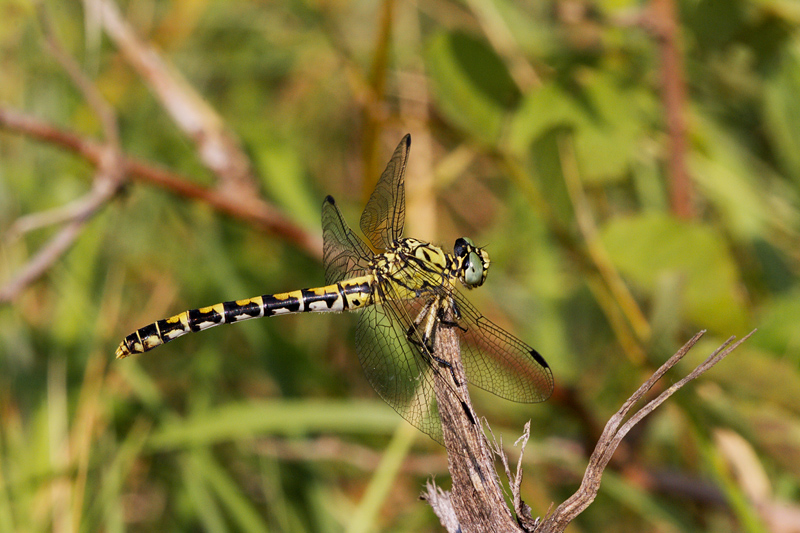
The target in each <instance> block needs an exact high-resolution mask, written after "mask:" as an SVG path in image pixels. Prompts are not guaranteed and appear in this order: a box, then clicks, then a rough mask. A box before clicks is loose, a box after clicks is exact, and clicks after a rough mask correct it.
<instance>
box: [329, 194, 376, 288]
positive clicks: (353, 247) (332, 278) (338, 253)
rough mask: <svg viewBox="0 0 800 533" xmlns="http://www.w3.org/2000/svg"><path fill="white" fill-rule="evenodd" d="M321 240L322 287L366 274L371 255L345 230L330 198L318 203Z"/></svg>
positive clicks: (356, 237) (338, 212)
mask: <svg viewBox="0 0 800 533" xmlns="http://www.w3.org/2000/svg"><path fill="white" fill-rule="evenodd" d="M322 239H323V246H322V262H323V265H324V266H325V282H326V283H328V284H332V283H337V282H339V281H342V280H343V279H345V278H350V277H354V276H360V275H362V274H364V273H366V269H367V264H368V263H369V261H370V258H371V257H372V252H371V251H370V249H369V247H368V246H367V245H366V243H364V241H362V240H361V239H360V238H359V237H358V235H356V234H355V233H353V230H351V229H350V228H349V227H348V226H347V223H346V222H345V221H344V218H343V217H342V213H341V212H340V211H339V208H338V207H336V203H335V201H334V200H333V197H331V196H328V197H327V198H325V201H324V202H322Z"/></svg>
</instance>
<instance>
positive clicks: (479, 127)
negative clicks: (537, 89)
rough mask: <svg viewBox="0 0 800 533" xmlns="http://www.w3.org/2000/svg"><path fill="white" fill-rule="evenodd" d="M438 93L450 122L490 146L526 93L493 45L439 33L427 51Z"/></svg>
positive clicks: (462, 34) (436, 93)
mask: <svg viewBox="0 0 800 533" xmlns="http://www.w3.org/2000/svg"><path fill="white" fill-rule="evenodd" d="M426 59H427V67H428V71H429V73H430V75H431V81H432V82H433V94H434V98H435V99H436V101H437V103H438V104H439V105H440V106H441V110H442V112H443V113H444V114H445V116H446V118H447V119H448V120H449V121H451V122H452V123H453V124H454V125H456V126H457V127H459V128H461V129H464V130H466V131H467V132H469V133H470V134H472V135H474V136H475V137H477V138H478V139H480V140H482V141H484V142H487V143H490V142H494V141H495V140H496V139H497V137H498V136H499V134H500V130H501V127H502V125H503V121H504V119H505V116H506V115H507V113H508V112H509V111H510V110H511V109H513V108H514V107H515V106H516V105H517V103H518V102H519V99H520V92H519V89H518V88H517V86H516V85H515V84H514V81H513V80H512V79H511V76H510V75H509V73H508V70H507V69H506V66H505V65H504V64H503V62H502V61H501V59H500V58H499V57H498V56H497V54H495V53H494V50H492V49H491V48H490V47H489V45H488V44H487V43H485V42H484V41H482V40H479V39H477V38H476V37H473V36H471V35H469V34H466V33H461V32H452V33H444V32H442V33H438V34H436V35H435V36H434V37H433V38H432V39H431V41H430V43H429V45H428V49H427V55H426Z"/></svg>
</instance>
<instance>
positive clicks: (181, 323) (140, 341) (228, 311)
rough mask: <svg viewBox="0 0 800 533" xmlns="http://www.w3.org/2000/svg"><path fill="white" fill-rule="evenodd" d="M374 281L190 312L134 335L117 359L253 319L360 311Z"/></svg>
mask: <svg viewBox="0 0 800 533" xmlns="http://www.w3.org/2000/svg"><path fill="white" fill-rule="evenodd" d="M373 280H374V278H373V276H370V275H368V276H361V277H358V278H353V279H350V280H345V281H341V282H339V283H336V284H334V285H327V286H325V287H317V288H313V289H301V290H299V291H292V292H286V293H281V294H267V295H264V296H256V297H255V298H248V299H246V300H235V301H231V302H223V303H218V304H215V305H211V306H209V307H201V308H199V309H190V310H188V311H184V312H183V313H180V314H178V315H175V316H172V317H170V318H165V319H163V320H159V321H158V322H153V323H152V324H149V325H147V326H144V327H143V328H139V329H138V330H136V331H134V332H133V333H131V334H130V335H128V336H127V337H125V339H124V340H123V341H122V343H120V345H119V347H118V348H117V351H116V356H117V359H122V358H124V357H127V356H129V355H131V354H136V353H144V352H146V351H148V350H152V349H153V348H155V347H157V346H161V345H162V344H164V343H165V342H169V341H171V340H173V339H177V338H178V337H181V336H183V335H186V334H187V333H191V332H196V331H203V330H204V329H208V328H213V327H214V326H218V325H220V324H234V323H236V322H241V321H243V320H250V319H251V318H261V317H265V316H275V315H284V314H293V313H332V312H340V311H350V310H354V309H359V308H362V307H365V306H367V305H371V304H372V303H373V292H372V282H373Z"/></svg>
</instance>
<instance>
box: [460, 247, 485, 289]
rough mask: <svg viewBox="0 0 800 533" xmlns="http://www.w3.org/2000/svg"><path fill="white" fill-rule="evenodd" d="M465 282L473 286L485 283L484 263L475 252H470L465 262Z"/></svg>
mask: <svg viewBox="0 0 800 533" xmlns="http://www.w3.org/2000/svg"><path fill="white" fill-rule="evenodd" d="M464 281H465V282H466V283H467V285H472V286H477V285H480V284H481V283H483V262H481V258H480V257H478V254H476V253H475V252H470V254H469V255H468V256H467V259H466V261H464Z"/></svg>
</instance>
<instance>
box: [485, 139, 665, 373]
mask: <svg viewBox="0 0 800 533" xmlns="http://www.w3.org/2000/svg"><path fill="white" fill-rule="evenodd" d="M493 155H495V156H496V157H498V158H499V163H500V164H501V165H502V166H503V168H504V169H505V171H506V172H507V173H508V175H509V177H510V178H511V180H512V181H513V182H514V184H515V185H516V186H517V187H518V188H519V190H520V191H521V192H522V194H523V196H525V198H526V199H527V201H528V202H529V203H530V204H531V205H532V206H533V209H534V210H535V211H536V212H537V213H539V215H540V216H541V217H542V220H544V221H545V223H546V224H547V227H548V229H549V231H550V233H551V234H552V235H553V236H554V237H555V239H556V240H557V241H558V243H559V244H560V245H561V246H562V247H563V249H564V250H565V251H566V252H567V253H568V254H569V255H570V256H571V259H572V260H573V261H574V262H575V264H576V265H578V267H579V268H580V270H581V272H582V273H583V275H584V276H585V281H586V284H587V286H588V287H589V289H590V290H591V291H592V294H593V295H594V297H595V300H596V301H597V304H598V305H599V306H600V309H602V311H603V313H604V314H605V316H606V319H607V320H608V322H609V324H610V325H611V327H612V329H614V333H615V335H616V337H617V339H619V342H620V345H621V346H622V348H623V350H624V351H625V353H626V355H627V357H628V359H629V360H631V361H633V362H641V361H643V360H644V350H643V348H642V347H641V342H642V341H643V340H645V338H647V337H642V336H637V335H636V334H635V331H631V330H630V327H629V326H628V323H629V322H633V320H632V318H631V316H629V315H627V314H624V312H625V311H626V310H627V311H630V309H625V308H623V307H622V306H618V305H619V304H618V302H619V299H618V298H616V297H615V294H614V293H613V292H612V291H611V290H610V289H609V286H608V284H607V282H606V280H605V279H604V277H603V275H602V272H601V271H600V267H599V265H598V264H597V262H596V261H595V260H594V258H593V257H592V255H591V251H589V252H587V251H586V250H585V249H584V247H582V246H580V245H579V243H578V242H576V240H575V238H574V237H573V236H572V235H571V234H570V232H569V231H568V230H567V229H566V228H565V227H563V226H562V225H561V224H560V223H559V222H558V219H557V217H556V215H555V214H554V213H553V211H552V209H550V206H549V204H548V203H547V202H546V201H545V199H544V198H543V197H542V194H541V192H540V191H539V189H538V188H537V187H536V185H534V183H533V181H532V180H531V179H530V176H529V175H528V173H527V171H526V170H525V169H524V168H522V166H521V165H520V163H519V161H517V160H516V159H515V158H514V156H512V155H511V154H508V153H506V152H502V151H501V152H496V153H495V154H493ZM587 243H588V241H587ZM623 288H624V284H623ZM625 292H627V288H626V289H625ZM629 296H630V295H629ZM615 302H617V304H615ZM633 309H634V311H633V315H632V316H633V317H634V319H636V316H637V315H636V314H637V313H638V315H639V318H640V320H644V318H643V317H642V315H641V311H639V309H638V306H635V302H634V308H633ZM624 317H627V321H626V320H625V319H624ZM643 323H644V324H645V325H647V322H646V320H644V322H643ZM640 325H641V323H640ZM643 331H645V332H647V335H648V336H649V326H647V327H646V328H644V330H643Z"/></svg>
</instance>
